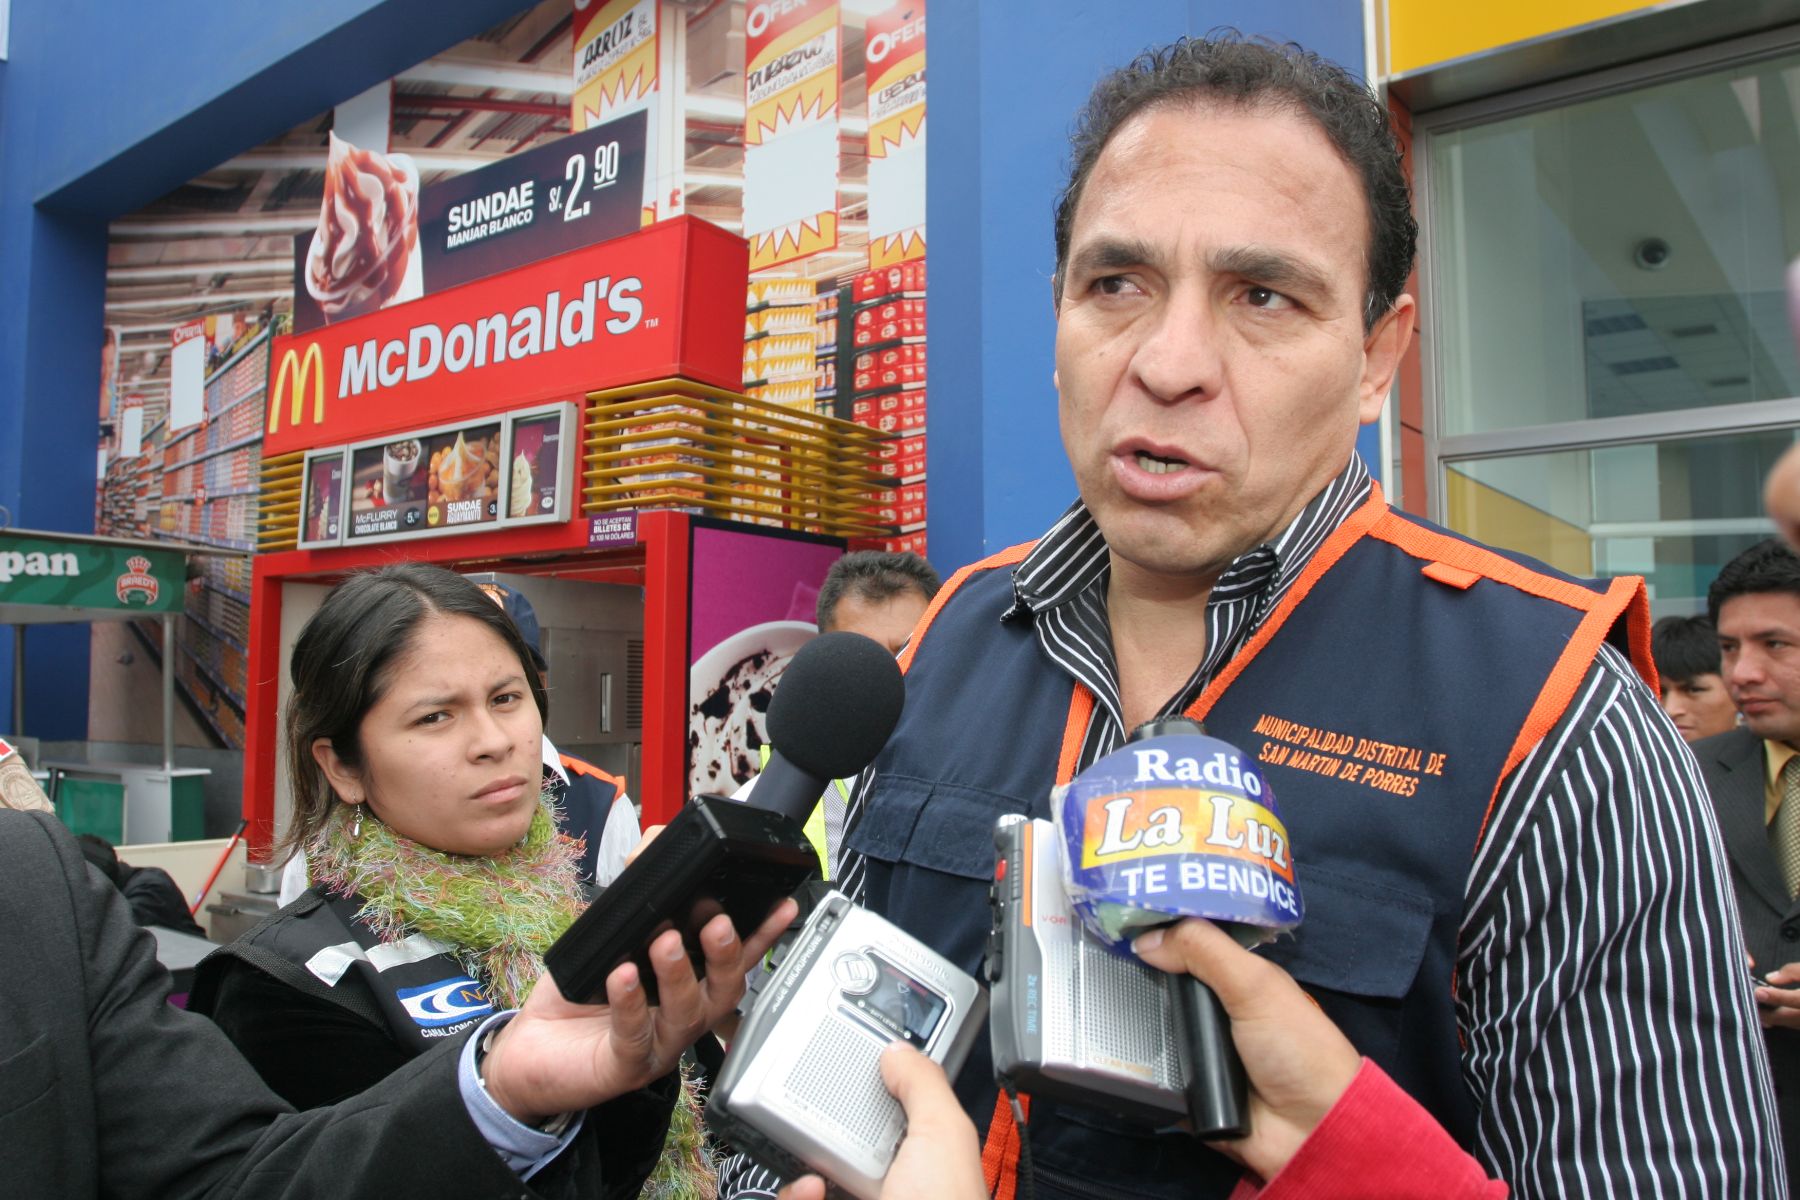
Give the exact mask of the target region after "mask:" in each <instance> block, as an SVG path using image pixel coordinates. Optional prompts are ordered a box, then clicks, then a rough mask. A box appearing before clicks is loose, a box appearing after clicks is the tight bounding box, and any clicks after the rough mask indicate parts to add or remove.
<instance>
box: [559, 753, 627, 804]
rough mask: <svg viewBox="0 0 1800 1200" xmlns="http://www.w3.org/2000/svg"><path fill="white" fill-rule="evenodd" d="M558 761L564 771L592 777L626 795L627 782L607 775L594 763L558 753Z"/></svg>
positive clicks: (615, 776)
mask: <svg viewBox="0 0 1800 1200" xmlns="http://www.w3.org/2000/svg"><path fill="white" fill-rule="evenodd" d="M556 759H557V761H558V762H560V763H562V766H563V770H565V771H568V772H571V773H573V774H576V775H589V776H592V777H593V778H595V779H598V780H599V781H600V782H601V783H610V784H612V785H613V787H615V788H617V789H618V790H619V794H620V795H621V796H623V795H624V794H625V780H624V779H622V778H620V777H619V776H617V775H609V774H607V773H606V772H605V771H602V770H601V769H600V768H599V767H596V766H595V765H594V764H593V763H591V762H588V761H587V760H586V759H581V758H576V757H574V756H573V755H568V754H562V753H558V754H557V756H556Z"/></svg>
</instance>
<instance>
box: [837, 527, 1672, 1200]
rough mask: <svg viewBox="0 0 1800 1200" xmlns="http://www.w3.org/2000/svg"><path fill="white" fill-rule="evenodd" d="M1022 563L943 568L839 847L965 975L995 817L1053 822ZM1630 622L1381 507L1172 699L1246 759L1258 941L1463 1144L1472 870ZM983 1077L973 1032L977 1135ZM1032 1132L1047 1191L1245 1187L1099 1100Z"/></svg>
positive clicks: (1616, 594)
mask: <svg viewBox="0 0 1800 1200" xmlns="http://www.w3.org/2000/svg"><path fill="white" fill-rule="evenodd" d="M1024 549H1025V548H1018V549H1015V550H1014V551H1010V552H1007V553H1004V554H1001V555H996V556H995V558H994V559H990V560H988V561H987V562H985V563H978V564H976V565H975V566H974V567H973V568H969V569H968V570H967V571H965V572H964V573H963V574H960V575H959V576H958V577H957V579H953V580H952V581H951V583H950V584H949V585H947V586H946V588H945V589H944V594H943V595H940V597H939V598H938V601H937V603H936V605H935V606H934V608H933V610H932V612H931V613H929V614H928V615H927V617H926V624H925V625H923V626H922V627H921V631H920V632H919V633H918V634H916V635H915V637H914V645H913V647H912V648H911V650H910V661H909V662H908V663H907V674H906V691H907V696H906V708H905V711H904V714H903V716H902V718H901V722H900V727H899V729H898V730H896V732H895V734H894V736H893V738H892V740H890V741H889V743H888V745H887V747H886V748H885V749H884V750H883V751H882V754H881V756H880V757H879V758H878V759H877V760H876V764H875V765H876V781H875V785H874V791H873V792H872V793H871V797H870V800H869V803H868V806H867V808H866V809H865V810H864V812H863V814H862V816H861V819H860V821H859V822H858V823H857V825H856V827H855V828H854V829H853V830H852V831H851V833H850V835H849V837H848V839H847V845H848V847H849V849H851V850H853V851H855V852H857V853H860V854H862V855H864V856H865V857H866V859H867V887H866V891H865V896H864V900H865V902H866V903H867V904H868V905H869V907H871V908H873V909H874V910H875V911H877V912H880V913H883V914H884V915H886V916H887V917H888V918H889V919H891V920H893V921H895V922H896V923H898V924H899V925H901V926H903V927H904V928H906V929H908V930H909V931H911V932H912V933H914V934H915V935H916V936H918V937H920V938H921V939H923V940H924V941H925V942H927V943H928V944H930V945H931V946H933V947H934V948H936V949H937V950H938V951H940V952H941V953H943V954H944V955H945V956H947V957H949V958H950V959H952V960H953V961H955V962H957V963H958V964H959V965H961V966H962V967H963V968H964V969H965V970H968V971H970V972H972V973H973V972H975V971H976V970H977V968H978V967H979V964H980V962H981V958H982V954H983V951H984V948H985V942H986V935H987V931H988V926H989V914H988V906H987V886H988V883H989V881H990V880H991V879H992V877H993V871H994V850H993V838H992V831H993V826H994V821H995V819H996V818H997V817H999V816H1000V815H1001V814H1003V813H1027V814H1030V815H1032V816H1037V817H1048V816H1049V815H1050V812H1049V807H1048V797H1049V793H1050V789H1051V787H1052V786H1053V784H1055V783H1056V782H1057V765H1058V758H1059V751H1060V748H1061V747H1063V744H1064V741H1065V730H1066V729H1067V728H1069V727H1071V725H1072V723H1071V721H1070V712H1071V694H1072V690H1073V688H1074V685H1073V681H1072V680H1071V679H1070V678H1069V677H1068V676H1067V675H1066V674H1064V673H1063V672H1062V671H1061V670H1060V669H1059V668H1057V667H1056V666H1055V664H1053V663H1052V662H1050V661H1049V660H1048V659H1047V658H1046V657H1045V656H1044V654H1043V653H1042V651H1041V649H1040V647H1039V645H1038V641H1037V635H1036V633H1035V631H1034V630H1033V629H1032V626H1031V622H1030V620H1029V619H1022V618H1015V619H1012V620H1008V621H1002V620H1001V614H1003V613H1004V612H1006V611H1007V609H1008V608H1009V607H1011V605H1012V603H1013V593H1012V579H1011V572H1010V570H1008V569H1007V568H1008V567H1009V566H1010V565H1011V564H1013V563H1015V562H1017V561H1018V559H1019V558H1021V557H1022V556H1023V550H1024ZM1628 612H1629V614H1630V616H1631V620H1630V622H1629V623H1628V624H1629V628H1630V632H1631V634H1632V636H1631V638H1630V642H1631V645H1630V646H1629V647H1628V648H1629V649H1630V650H1632V651H1633V656H1634V658H1636V659H1637V660H1638V661H1639V662H1640V663H1643V662H1646V661H1647V660H1648V653H1647V651H1648V645H1647V642H1648V637H1647V632H1648V615H1647V609H1646V608H1645V602H1644V599H1643V585H1642V582H1641V581H1639V580H1635V579H1633V580H1624V581H1615V583H1614V584H1613V586H1612V587H1610V588H1603V587H1602V586H1601V585H1598V584H1594V583H1589V582H1585V581H1578V580H1573V579H1570V578H1568V577H1566V576H1561V575H1557V574H1554V573H1552V572H1550V570H1549V569H1548V568H1545V567H1543V566H1541V565H1539V564H1536V563H1525V562H1523V561H1522V560H1515V559H1511V558H1508V557H1506V556H1503V555H1501V554H1498V553H1496V552H1494V551H1491V550H1488V549H1485V548H1483V547H1480V546H1478V545H1476V544H1474V543H1471V542H1468V541H1466V540H1464V539H1461V538H1458V537H1455V536H1454V535H1451V534H1447V533H1445V532H1444V531H1441V530H1438V529H1436V528H1434V527H1431V526H1428V525H1424V524H1422V523H1419V522H1415V521H1412V520H1410V519H1408V518H1404V517H1401V516H1399V515H1398V514H1394V513H1390V512H1388V511H1387V510H1386V508H1385V505H1382V504H1381V503H1380V502H1379V499H1378V498H1377V500H1375V501H1372V502H1371V503H1370V505H1368V506H1365V508H1363V509H1362V510H1360V511H1359V512H1358V513H1357V514H1355V515H1354V516H1352V517H1351V518H1350V520H1349V521H1348V522H1346V524H1345V526H1344V527H1342V528H1340V529H1339V530H1338V531H1337V533H1336V534H1334V536H1333V537H1332V538H1331V539H1329V540H1328V541H1327V543H1326V544H1325V546H1323V547H1322V548H1321V549H1320V551H1319V552H1318V554H1317V555H1316V556H1315V558H1314V560H1313V561H1312V562H1311V563H1309V564H1308V568H1307V570H1306V572H1305V573H1304V574H1303V575H1302V577H1301V579H1300V580H1298V581H1297V582H1296V583H1295V584H1294V586H1293V587H1292V589H1290V592H1289V594H1288V595H1287V596H1286V597H1285V598H1284V599H1283V602H1282V603H1281V604H1280V605H1278V606H1277V608H1276V609H1275V611H1274V612H1273V613H1272V614H1271V615H1270V616H1269V618H1268V619H1267V620H1266V621H1265V622H1264V624H1263V626H1262V627H1261V628H1260V629H1259V630H1258V631H1257V634H1256V635H1255V637H1253V639H1252V640H1251V642H1250V643H1249V644H1248V645H1247V646H1246V647H1245V648H1244V649H1243V650H1241V651H1240V652H1239V653H1238V655H1237V656H1236V658H1234V659H1233V660H1232V662H1231V663H1230V664H1229V665H1228V666H1227V668H1226V670H1225V671H1224V672H1223V673H1221V676H1220V677H1219V678H1218V679H1216V680H1215V681H1214V682H1213V684H1212V686H1211V687H1209V688H1208V689H1207V692H1206V694H1205V695H1203V696H1202V697H1201V700H1200V701H1199V702H1198V703H1197V704H1196V705H1195V706H1194V707H1193V708H1190V709H1189V710H1188V711H1189V714H1190V715H1195V716H1202V717H1204V719H1205V721H1206V726H1207V732H1208V733H1210V734H1212V735H1213V736H1215V737H1219V738H1223V739H1225V740H1226V741H1229V742H1231V743H1233V744H1235V745H1237V746H1238V747H1240V748H1241V749H1243V750H1245V751H1247V752H1248V753H1250V754H1253V755H1255V756H1256V757H1257V758H1258V759H1259V760H1260V761H1261V764H1262V769H1263V771H1264V774H1265V776H1266V777H1267V779H1268V781H1269V783H1270V785H1271V787H1272V788H1273V790H1274V793H1275V797H1276V800H1277V802H1278V804H1279V808H1280V813H1281V816H1282V817H1283V819H1284V821H1285V823H1286V825H1287V828H1288V832H1289V835H1290V839H1291V844H1292V848H1293V854H1294V863H1295V879H1296V882H1297V883H1298V885H1299V887H1300V891H1301V894H1302V896H1303V897H1304V899H1305V903H1306V919H1305V922H1304V923H1303V925H1302V926H1301V927H1300V929H1299V930H1298V931H1297V933H1296V935H1295V936H1293V937H1291V938H1283V939H1282V940H1280V941H1279V942H1277V943H1276V944H1274V945H1272V946H1270V947H1267V948H1266V949H1265V950H1264V953H1265V954H1266V955H1267V956H1268V957H1270V958H1272V959H1274V960H1275V961H1277V962H1279V963H1280V964H1281V965H1282V966H1283V967H1285V968H1286V969H1287V970H1288V971H1289V972H1290V973H1291V974H1293V975H1294V977H1295V978H1296V979H1298V980H1299V981H1300V982H1301V983H1302V985H1303V986H1305V987H1306V989H1307V991H1308V992H1309V993H1311V994H1312V995H1313V996H1314V997H1315V998H1316V999H1317V1000H1318V1001H1319V1003H1320V1005H1321V1006H1322V1007H1323V1008H1324V1010H1325V1011H1326V1012H1327V1013H1329V1014H1330V1016H1331V1017H1332V1018H1333V1019H1334V1020H1335V1021H1336V1022H1337V1023H1338V1025H1339V1027H1340V1028H1342V1029H1343V1030H1344V1032H1345V1034H1346V1035H1347V1036H1349V1038H1350V1039H1351V1041H1352V1042H1354V1043H1355V1044H1356V1046H1357V1047H1358V1049H1360V1050H1361V1051H1362V1053H1364V1054H1365V1055H1367V1056H1368V1057H1369V1058H1372V1059H1374V1060H1375V1061H1376V1062H1377V1063H1379V1064H1380V1065H1381V1066H1382V1068H1383V1069H1384V1070H1386V1071H1387V1072H1388V1074H1389V1075H1391V1076H1392V1077H1393V1078H1394V1079H1395V1080H1396V1081H1397V1082H1399V1083H1400V1085H1401V1086H1402V1087H1404V1088H1406V1089H1407V1091H1408V1092H1410V1093H1411V1094H1412V1095H1413V1096H1414V1097H1415V1098H1417V1099H1418V1100H1419V1101H1420V1102H1421V1103H1422V1104H1423V1105H1424V1106H1425V1107H1426V1108H1427V1109H1429V1110H1430V1111H1431V1112H1432V1113H1433V1114H1434V1115H1435V1116H1436V1117H1437V1118H1438V1119H1439V1120H1440V1121H1441V1122H1443V1124H1444V1125H1445V1126H1446V1128H1448V1129H1449V1130H1450V1132H1451V1133H1452V1134H1453V1135H1455V1136H1456V1138H1457V1139H1458V1141H1460V1142H1461V1143H1462V1144H1463V1145H1464V1146H1470V1145H1472V1144H1473V1140H1474V1131H1475V1118H1476V1111H1475V1105H1474V1102H1473V1099H1472V1097H1471V1096H1470V1094H1469V1091H1468V1088H1467V1086H1466V1085H1465V1084H1464V1082H1463V1079H1462V1074H1461V1065H1460V1064H1461V1049H1460V1045H1459V1041H1458V1035H1457V1028H1456V1014H1455V1009H1454V1003H1453V988H1454V972H1455V964H1456V949H1457V930H1458V926H1459V923H1460V921H1461V919H1462V914H1463V908H1464V889H1465V887H1466V885H1467V880H1468V873H1469V865H1470V861H1471V858H1472V856H1473V854H1474V851H1475V847H1476V845H1477V842H1478V839H1479V837H1480V835H1481V831H1482V829H1483V826H1484V822H1485V820H1486V817H1487V814H1488V811H1489V807H1490V804H1491V802H1492V799H1493V797H1494V796H1495V795H1496V794H1497V790H1498V786H1499V783H1500V781H1501V780H1502V779H1503V778H1504V776H1505V774H1506V773H1507V772H1508V771H1510V770H1511V769H1512V767H1514V766H1516V765H1517V763H1518V761H1519V760H1520V759H1521V758H1522V757H1523V755H1524V754H1525V753H1526V752H1527V751H1528V750H1529V749H1530V747H1531V746H1532V745H1534V744H1535V743H1536V741H1537V740H1539V739H1541V738H1542V737H1543V735H1544V734H1545V733H1546V732H1547V731H1548V729H1549V728H1550V725H1551V724H1553V723H1554V721H1555V719H1556V718H1557V717H1558V716H1560V715H1561V713H1562V712H1563V711H1564V710H1565V709H1566V707H1567V705H1568V703H1569V701H1570V700H1571V699H1572V698H1573V695H1574V692H1575V688H1576V686H1577V684H1578V683H1579V682H1580V680H1581V678H1582V677H1583V676H1584V675H1585V674H1586V672H1587V670H1588V668H1589V666H1590V665H1591V663H1592V661H1593V656H1594V655H1595V653H1597V651H1598V650H1599V647H1600V643H1601V641H1602V640H1603V639H1605V638H1606V637H1607V636H1609V635H1612V634H1618V633H1623V632H1624V631H1625V629H1626V625H1627V623H1625V622H1622V621H1621V618H1622V617H1624V616H1625V615H1627V613H1628ZM1290 614H1292V619H1291V620H1290V619H1289V616H1290ZM903 661H904V660H903ZM1642 669H1643V668H1642V667H1641V666H1640V670H1642ZM1079 733H1080V729H1078V728H1077V729H1075V736H1079ZM1403 1035H1404V1036H1403ZM992 1076H993V1067H992V1063H991V1061H990V1058H989V1055H988V1048H987V1044H986V1040H985V1039H982V1040H981V1041H979V1042H978V1043H977V1047H976V1050H975V1052H974V1053H973V1054H972V1055H971V1056H970V1060H969V1063H968V1065H967V1067H966V1068H965V1069H964V1071H963V1072H962V1074H961V1076H960V1077H959V1078H958V1080H957V1081H956V1084H957V1091H958V1094H959V1096H960V1097H961V1099H962V1101H963V1103H964V1105H965V1107H966V1108H967V1109H968V1111H969V1112H970V1114H971V1115H972V1116H973V1117H974V1119H975V1121H976V1122H977V1125H978V1126H979V1125H981V1124H982V1123H984V1122H986V1121H987V1120H988V1118H989V1116H990V1114H992V1113H993V1112H994V1111H995V1095H996V1092H995V1087H994V1083H993V1078H992ZM1029 1124H1030V1137H1031V1140H1030V1145H1031V1154H1032V1160H1033V1165H1034V1167H1035V1170H1036V1183H1037V1191H1038V1193H1039V1194H1040V1195H1041V1196H1045V1197H1056V1196H1063V1195H1089V1196H1118V1197H1142V1196H1151V1197H1171V1198H1173V1197H1177V1196H1179V1197H1194V1196H1212V1195H1217V1196H1224V1195H1226V1194H1228V1193H1229V1191H1230V1189H1231V1187H1232V1186H1233V1184H1234V1183H1235V1182H1236V1180H1237V1179H1238V1178H1239V1176H1240V1174H1241V1171H1240V1169H1239V1168H1238V1167H1237V1166H1236V1165H1235V1164H1232V1163H1230V1162H1229V1161H1227V1160H1226V1159H1224V1158H1223V1157H1221V1156H1219V1155H1217V1154H1215V1153H1213V1152H1212V1151H1209V1150H1207V1149H1206V1148H1205V1147H1204V1146H1202V1145H1201V1144H1200V1143H1199V1142H1197V1141H1195V1140H1194V1139H1192V1138H1189V1137H1187V1136H1186V1135H1182V1134H1163V1135H1156V1134H1153V1133H1149V1132H1147V1131H1145V1130H1143V1129H1142V1128H1139V1127H1134V1126H1132V1125H1129V1124H1127V1123H1125V1122H1123V1121H1121V1120H1119V1119H1117V1118H1114V1117H1113V1116H1111V1115H1110V1114H1108V1113H1105V1112H1102V1111H1099V1110H1092V1109H1083V1108H1078V1107H1075V1106H1071V1105H1053V1104H1050V1103H1048V1102H1046V1103H1041V1104H1034V1105H1033V1106H1032V1108H1031V1112H1030V1122H1029Z"/></svg>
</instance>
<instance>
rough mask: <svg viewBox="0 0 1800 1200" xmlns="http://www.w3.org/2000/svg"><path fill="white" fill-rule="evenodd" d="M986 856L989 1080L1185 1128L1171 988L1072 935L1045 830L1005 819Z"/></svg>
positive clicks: (1056, 854) (1055, 844) (1035, 823)
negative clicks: (990, 882) (989, 883)
mask: <svg viewBox="0 0 1800 1200" xmlns="http://www.w3.org/2000/svg"><path fill="white" fill-rule="evenodd" d="M994 847H995V850H996V851H997V857H996V860H995V869H994V874H995V879H994V887H993V891H992V892H991V893H990V896H991V899H992V901H993V915H994V929H993V937H992V938H991V939H990V940H989V943H988V958H987V965H986V967H985V973H986V975H987V979H988V982H989V983H990V984H991V985H992V986H993V1012H992V1013H991V1015H990V1017H989V1021H988V1028H989V1031H990V1037H991V1040H992V1043H993V1052H994V1077H995V1078H996V1079H997V1080H999V1082H1000V1083H1001V1084H1002V1085H1003V1086H1005V1087H1008V1088H1012V1089H1014V1090H1017V1091H1021V1092H1028V1093H1030V1094H1031V1095H1033V1096H1046V1097H1050V1098H1052V1099H1057V1100H1069V1101H1074V1102H1077V1103H1083V1104H1088V1105H1093V1106H1096V1107H1105V1108H1109V1109H1113V1110H1115V1111H1118V1112H1121V1113H1123V1114H1124V1115H1126V1116H1129V1117H1134V1118H1137V1119H1141V1120H1143V1121H1146V1122H1148V1123H1151V1124H1159V1125H1160V1124H1168V1123H1171V1122H1173V1121H1176V1120H1179V1119H1180V1118H1182V1117H1184V1116H1186V1115H1187V1101H1186V1096H1185V1092H1184V1089H1185V1087H1186V1084H1187V1076H1186V1069H1185V1064H1184V1063H1183V1060H1182V1056H1181V1051H1180V1045H1181V1040H1180V1037H1179V1035H1178V1033H1177V1029H1176V1005H1175V992H1174V989H1173V988H1172V987H1171V986H1170V980H1172V979H1173V978H1174V976H1172V975H1166V974H1164V973H1163V972H1161V971H1157V970H1155V969H1153V968H1151V967H1148V966H1146V965H1144V964H1143V963H1141V962H1138V961H1136V960H1135V959H1128V958H1124V957H1121V956H1120V955H1117V954H1114V953H1113V952H1112V951H1110V950H1108V949H1107V948H1106V947H1105V946H1104V945H1102V944H1101V943H1100V942H1099V940H1098V939H1096V938H1095V937H1094V936H1093V935H1092V934H1090V933H1089V932H1088V931H1087V930H1086V928H1084V927H1083V926H1082V924H1081V920H1080V918H1079V917H1077V916H1075V915H1074V912H1073V911H1072V910H1071V909H1070V907H1069V898H1068V893H1067V891H1066V890H1065V889H1064V887H1063V870H1062V858H1061V855H1062V853H1063V851H1062V847H1061V842H1060V839H1059V837H1058V836H1057V832H1056V826H1054V825H1052V824H1051V823H1050V822H1049V821H1042V820H1027V819H1026V818H1024V817H1022V816H1018V815H1016V814H1010V815H1008V816H1005V817H1002V818H1000V822H999V824H998V825H996V826H995V828H994Z"/></svg>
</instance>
